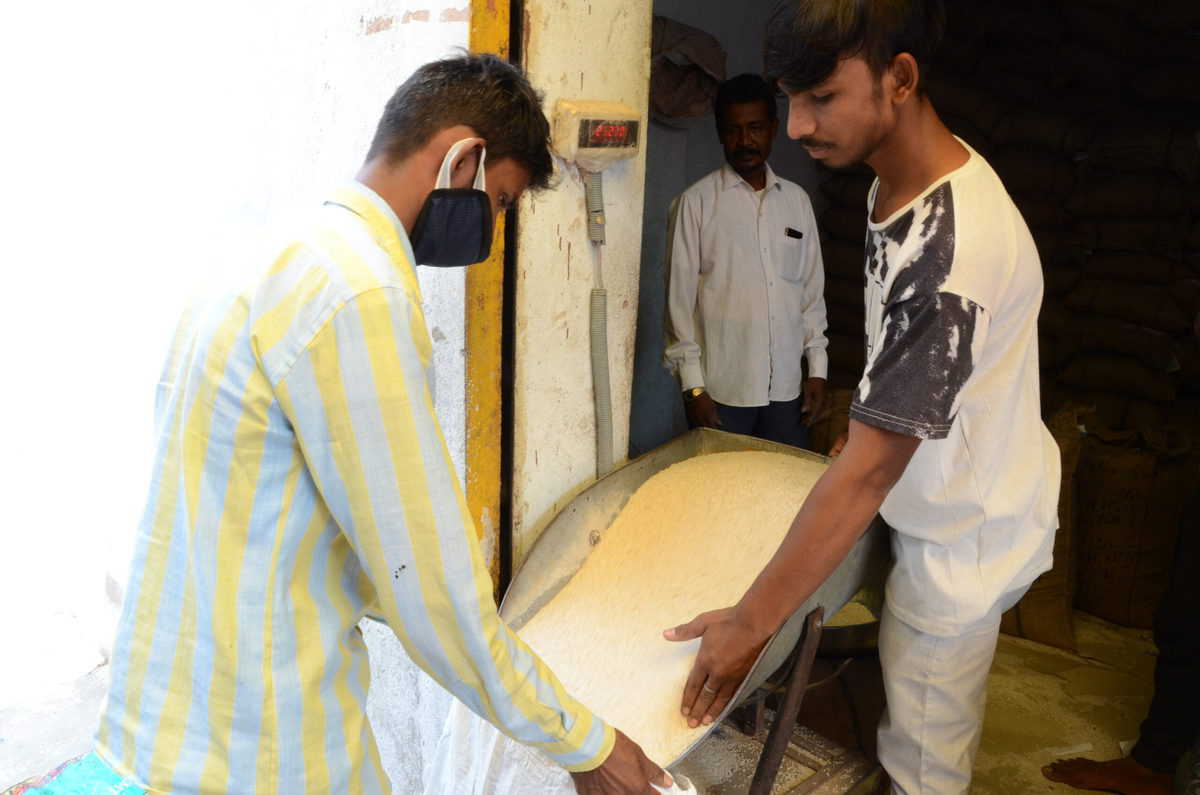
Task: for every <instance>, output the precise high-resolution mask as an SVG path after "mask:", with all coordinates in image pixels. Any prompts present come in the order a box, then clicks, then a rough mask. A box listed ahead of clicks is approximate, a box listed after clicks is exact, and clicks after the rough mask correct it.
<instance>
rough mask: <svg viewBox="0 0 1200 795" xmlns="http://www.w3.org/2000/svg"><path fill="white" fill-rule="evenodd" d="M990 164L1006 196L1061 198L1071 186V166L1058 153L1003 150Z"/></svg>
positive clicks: (995, 154) (1072, 170)
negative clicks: (1006, 191)
mask: <svg viewBox="0 0 1200 795" xmlns="http://www.w3.org/2000/svg"><path fill="white" fill-rule="evenodd" d="M990 162H991V164H992V168H994V169H995V170H996V173H997V174H999V175H1000V179H1001V180H1002V181H1003V182H1004V187H1005V188H1007V189H1008V192H1009V193H1015V194H1032V195H1035V196H1040V197H1042V198H1043V199H1045V198H1050V197H1061V196H1064V195H1066V194H1067V193H1070V191H1071V189H1072V188H1073V187H1074V186H1075V164H1074V163H1073V162H1071V161H1070V160H1069V159H1067V158H1066V157H1065V156H1064V155H1063V154H1062V153H1061V152H1053V151H1045V152H1043V151H1040V150H1038V149H1031V148H1029V147H1015V146H1006V147H1003V148H1002V149H998V150H996V151H995V152H993V153H992V156H991V158H990Z"/></svg>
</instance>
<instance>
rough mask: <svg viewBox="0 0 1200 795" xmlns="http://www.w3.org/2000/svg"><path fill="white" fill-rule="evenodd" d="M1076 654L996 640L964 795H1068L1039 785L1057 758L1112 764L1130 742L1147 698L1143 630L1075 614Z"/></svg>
mask: <svg viewBox="0 0 1200 795" xmlns="http://www.w3.org/2000/svg"><path fill="white" fill-rule="evenodd" d="M1075 639H1076V642H1077V644H1078V646H1079V654H1078V655H1075V654H1070V653H1069V652H1065V651H1060V650H1058V649H1055V648H1052V647H1050V646H1045V645H1043V644H1040V643H1033V642H1031V641H1027V640H1021V639H1018V638H1011V637H1009V636H1007V635H1001V636H1000V645H999V647H998V648H997V650H996V660H995V662H994V663H993V665H992V673H991V675H990V677H989V679H988V705H987V716H986V718H985V720H984V726H983V740H982V742H981V743H980V747H979V756H978V757H977V758H976V760H975V778H974V783H973V786H972V787H971V792H972V793H978V794H979V795H1002V794H1003V795H1011V794H1012V793H1056V792H1063V793H1065V792H1074V793H1078V792H1079V790H1076V789H1072V788H1071V787H1068V786H1066V785H1065V784H1056V783H1053V782H1050V781H1047V780H1046V779H1045V778H1044V777H1043V776H1042V774H1041V768H1042V766H1043V765H1045V764H1047V763H1049V762H1052V761H1054V760H1055V759H1057V758H1059V757H1062V756H1085V757H1088V758H1092V759H1114V758H1116V757H1119V756H1124V755H1125V754H1126V753H1127V752H1128V749H1129V748H1130V747H1131V746H1132V745H1133V743H1134V742H1135V741H1136V740H1137V736H1138V726H1139V725H1140V724H1141V721H1142V718H1143V717H1144V716H1145V714H1146V708H1147V707H1148V705H1149V703H1150V696H1151V695H1152V693H1153V681H1154V680H1153V672H1154V659H1155V649H1154V644H1153V642H1152V641H1151V637H1150V632H1149V631H1148V630H1132V629H1125V628H1122V627H1117V626H1115V625H1113V624H1109V623H1107V622H1105V621H1101V620H1100V619H1098V618H1093V617H1092V616H1090V615H1088V614H1086V613H1079V612H1077V613H1076V614H1075Z"/></svg>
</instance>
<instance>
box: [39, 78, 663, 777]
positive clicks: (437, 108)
mask: <svg viewBox="0 0 1200 795" xmlns="http://www.w3.org/2000/svg"><path fill="white" fill-rule="evenodd" d="M548 132H549V125H548V123H547V121H546V118H545V116H544V115H543V113H542V110H541V104H540V100H539V98H538V97H537V95H536V93H535V92H534V91H533V89H532V88H531V87H530V85H529V83H528V82H527V81H526V80H525V78H524V77H523V76H522V75H521V74H520V72H519V71H518V70H516V69H515V68H513V67H512V66H510V65H508V64H507V63H505V62H503V61H501V60H499V59H498V58H495V57H493V56H488V55H463V56H461V57H457V58H451V59H448V60H444V61H439V62H435V63H431V64H427V65H425V66H423V67H421V68H420V69H418V70H417V72H416V73H415V74H414V75H413V76H412V77H411V78H409V79H408V80H407V81H406V82H405V83H404V84H403V85H401V86H400V88H399V89H398V90H397V91H396V94H395V95H394V96H393V97H392V99H391V100H390V101H389V102H388V104H387V107H386V109H385V111H384V114H383V117H382V119H381V120H380V123H379V127H378V130H377V132H376V135H375V139H374V142H373V143H372V145H371V148H370V151H369V153H368V156H367V162H366V164H365V165H364V166H363V168H362V170H361V171H360V172H359V175H358V180H357V181H355V182H353V183H350V184H349V185H348V186H346V187H345V188H343V189H342V190H340V191H338V192H337V193H335V194H334V196H332V197H331V198H330V200H329V201H327V202H326V203H325V205H324V206H323V207H322V208H321V209H320V212H319V215H318V216H317V218H316V219H315V222H314V223H312V224H310V225H308V226H307V227H305V228H303V229H302V230H301V232H300V234H299V235H298V236H297V237H296V239H295V241H294V242H293V243H292V244H291V245H290V246H288V247H287V248H286V249H285V250H284V251H283V253H282V254H281V255H280V256H279V258H278V259H277V260H276V261H275V263H274V264H273V265H272V266H271V267H270V268H269V269H268V270H267V271H266V272H265V273H263V274H261V275H260V276H258V277H257V278H255V279H253V280H252V281H251V283H250V284H249V285H248V286H247V287H246V288H245V289H244V290H243V291H242V292H240V293H239V294H238V295H236V296H231V297H229V298H227V299H225V300H222V301H218V302H215V303H212V304H210V305H207V306H205V307H203V308H202V309H198V310H196V311H195V312H193V313H191V314H190V315H189V316H188V317H186V318H185V319H184V321H183V322H182V323H181V324H180V327H179V331H178V332H177V335H176V337H175V340H174V343H173V345H172V348H171V351H170V355H169V357H168V360H167V363H166V367H165V369H164V371H163V374H162V377H161V379H160V383H159V395H158V403H157V409H156V411H157V454H156V459H155V464H154V472H153V478H152V481H151V485H150V493H149V497H148V500H147V506H146V511H145V515H144V518H143V520H142V523H141V526H140V528H139V532H138V537H137V543H136V548H135V554H134V561H133V566H132V569H131V571H132V574H131V576H130V581H129V585H128V591H127V594H126V598H125V604H124V609H123V611H122V616H121V620H120V623H119V627H118V631H117V639H116V644H115V648H114V652H113V660H112V675H111V689H110V693H109V698H108V704H107V707H106V708H105V710H104V712H103V715H102V718H101V722H100V728H99V732H98V734H97V738H96V743H95V748H94V750H93V752H92V753H91V754H88V755H87V756H85V757H83V758H82V759H80V760H77V761H75V762H72V763H70V764H68V765H67V766H65V767H64V768H62V769H60V770H59V771H56V772H55V773H54V774H52V778H51V780H47V781H45V782H44V783H42V785H41V786H42V787H43V789H38V790H37V791H38V792H59V793H65V792H72V793H99V792H105V793H109V792H125V793H136V792H145V791H152V792H171V793H229V792H237V793H249V792H253V793H286V794H287V795H294V794H296V793H386V792H389V791H390V785H389V782H388V779H387V776H386V775H385V773H384V771H383V769H382V766H381V764H380V758H379V753H378V751H377V749H376V745H375V739H374V737H373V735H372V732H371V727H370V725H369V723H368V721H367V717H366V712H365V706H366V698H367V684H368V682H369V672H368V661H367V651H366V647H365V645H364V644H363V640H362V635H361V633H360V632H359V630H358V627H357V625H358V622H359V621H360V620H361V619H362V618H363V617H364V616H365V615H367V614H368V613H371V614H374V615H379V616H382V617H383V618H384V620H386V621H387V623H388V624H389V625H390V626H391V628H392V629H393V631H395V633H396V635H397V636H398V637H399V638H400V640H401V641H402V642H403V644H404V646H405V648H406V649H407V650H408V653H409V654H410V656H411V657H412V659H413V661H414V662H416V663H417V665H419V666H420V667H421V668H423V669H424V670H425V671H426V672H428V673H429V674H430V675H431V676H433V677H434V678H435V679H436V680H437V681H438V682H439V683H441V684H442V685H443V686H444V687H445V688H446V689H447V690H449V691H450V692H451V693H452V694H454V695H455V696H456V697H457V698H459V699H461V700H462V701H464V702H465V703H466V704H467V705H468V706H469V707H470V708H471V709H472V710H474V711H475V712H477V713H478V714H479V715H481V716H482V717H484V718H485V719H486V720H488V721H490V722H492V723H494V724H496V725H497V726H498V727H499V728H500V729H501V730H502V731H504V732H505V733H506V734H508V735H510V736H512V737H514V738H515V739H518V740H520V741H522V742H524V743H527V744H528V745H530V746H532V747H535V748H537V749H540V750H541V751H542V752H544V753H545V754H547V755H548V756H549V757H551V758H552V759H554V760H555V761H556V762H558V763H559V764H561V765H562V766H563V767H565V768H567V769H568V770H570V771H572V772H573V774H574V776H575V783H576V786H577V788H578V789H579V790H580V791H581V792H587V793H637V794H638V795H649V793H652V792H654V790H653V788H652V787H651V782H652V781H653V782H656V783H660V784H665V783H666V782H667V781H668V778H667V776H666V774H665V773H664V772H663V771H662V770H661V769H659V768H658V767H657V766H656V765H654V764H653V763H652V762H650V761H649V760H648V759H646V757H645V756H644V755H643V754H642V752H641V749H639V748H638V747H637V746H636V745H635V744H633V743H632V742H631V741H630V740H629V739H627V738H626V737H625V736H624V735H622V734H621V733H620V732H619V731H616V730H615V729H614V728H613V727H610V726H608V725H607V724H605V723H604V722H603V721H602V720H601V719H600V718H599V717H597V716H596V715H593V714H592V713H591V712H590V711H589V710H588V709H587V708H586V707H584V706H583V705H582V704H580V703H578V702H577V701H575V700H574V699H573V698H572V697H571V695H570V694H569V693H567V692H566V691H565V690H564V688H563V687H562V685H561V684H560V683H559V681H558V679H557V678H556V677H555V676H554V674H553V673H552V672H551V671H550V670H549V669H547V668H546V667H545V666H544V665H543V664H542V663H541V661H540V660H538V658H537V657H536V656H535V655H534V654H533V653H532V652H531V651H530V650H529V649H528V648H527V647H526V646H525V645H524V644H523V643H522V642H521V641H520V639H519V638H517V637H516V636H515V635H514V634H513V633H512V632H511V631H510V630H509V629H508V628H507V627H506V626H505V625H504V623H503V622H502V621H501V620H500V619H499V617H498V615H497V613H496V607H495V604H494V603H493V601H492V582H491V579H490V577H489V575H488V571H487V569H486V567H485V565H484V561H483V557H482V554H481V552H480V548H479V543H478V540H477V538H476V531H475V527H474V526H473V523H472V520H471V518H470V514H469V513H468V511H467V507H466V504H465V500H464V498H463V494H462V490H461V488H460V485H459V482H458V479H457V477H456V476H455V473H454V468H453V464H452V462H451V460H450V457H449V454H448V451H447V449H446V445H445V443H444V442H443V439H442V433H441V429H440V427H439V425H438V421H437V418H436V416H435V415H434V410H433V403H432V400H431V396H430V391H429V385H428V382H427V373H426V370H427V368H428V366H429V363H430V353H431V343H430V338H429V333H428V331H427V329H426V326H425V320H424V318H423V316H422V312H421V297H420V293H419V290H418V286H417V278H416V273H415V271H414V266H415V264H417V263H418V262H420V263H425V264H438V265H466V264H469V263H471V262H478V261H480V260H482V259H484V258H486V256H487V253H488V247H489V246H490V243H491V238H492V224H491V219H492V216H493V214H494V213H496V212H502V211H503V210H504V209H506V208H508V207H510V206H511V205H512V204H513V202H515V201H516V199H517V197H518V196H519V195H520V194H521V192H522V191H524V190H525V189H526V188H533V189H539V188H543V187H545V186H546V183H547V181H548V178H549V176H550V174H551V160H550V154H549V151H548V144H547V139H548ZM485 158H486V159H485ZM19 786H20V785H19Z"/></svg>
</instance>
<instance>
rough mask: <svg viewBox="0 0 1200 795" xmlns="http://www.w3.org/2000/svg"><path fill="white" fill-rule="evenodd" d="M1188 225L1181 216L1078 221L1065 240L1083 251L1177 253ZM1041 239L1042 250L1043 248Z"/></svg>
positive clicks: (1063, 241) (1039, 244)
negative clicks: (1179, 217)
mask: <svg viewBox="0 0 1200 795" xmlns="http://www.w3.org/2000/svg"><path fill="white" fill-rule="evenodd" d="M1187 231H1188V229H1187V225H1186V224H1185V223H1182V222H1181V220H1180V219H1178V218H1105V219H1103V220H1097V219H1084V220H1081V221H1076V222H1075V224H1074V225H1073V226H1072V227H1071V230H1070V233H1069V235H1067V236H1065V237H1064V238H1063V239H1062V240H1061V242H1062V244H1063V245H1065V246H1067V247H1069V248H1070V249H1073V250H1075V251H1079V252H1087V253H1092V252H1095V251H1150V252H1153V253H1155V254H1163V255H1164V256H1168V257H1173V256H1177V255H1178V254H1179V252H1180V251H1181V249H1182V247H1183V240H1184V236H1185V235H1186V234H1187ZM1041 242H1042V241H1041V238H1038V250H1039V251H1041Z"/></svg>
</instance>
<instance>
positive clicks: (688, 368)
mask: <svg viewBox="0 0 1200 795" xmlns="http://www.w3.org/2000/svg"><path fill="white" fill-rule="evenodd" d="M698 386H699V387H702V386H704V373H703V372H702V371H701V368H700V362H686V361H685V362H680V363H679V387H680V388H681V389H683V390H688V389H694V388H696V387H698Z"/></svg>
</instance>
